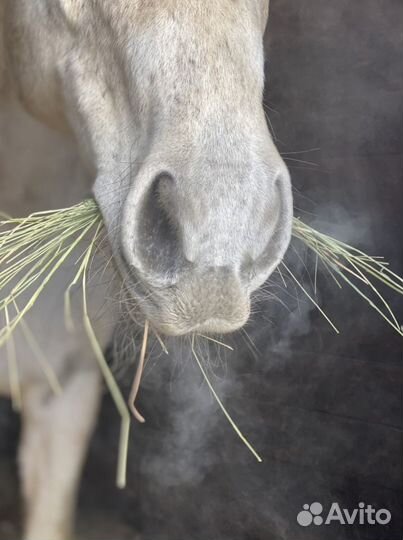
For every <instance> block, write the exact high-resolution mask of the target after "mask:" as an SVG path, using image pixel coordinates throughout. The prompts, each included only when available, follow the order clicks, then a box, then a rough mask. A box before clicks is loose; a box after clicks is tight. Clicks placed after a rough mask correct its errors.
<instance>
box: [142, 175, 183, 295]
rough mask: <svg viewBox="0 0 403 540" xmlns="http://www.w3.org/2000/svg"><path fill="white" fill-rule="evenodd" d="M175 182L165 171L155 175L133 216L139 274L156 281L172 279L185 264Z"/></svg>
mask: <svg viewBox="0 0 403 540" xmlns="http://www.w3.org/2000/svg"><path fill="white" fill-rule="evenodd" d="M175 192H176V186H175V181H174V179H173V177H172V176H171V175H170V174H168V173H162V174H159V175H157V176H156V178H155V179H154V180H153V181H152V182H151V184H150V187H149V189H148V191H147V192H146V193H145V195H144V197H143V201H142V203H141V205H140V208H139V211H138V214H137V216H136V219H135V232H134V237H133V241H134V246H133V250H134V251H135V253H136V260H137V262H138V266H139V269H140V271H141V272H142V274H144V275H146V276H147V278H148V279H149V280H151V281H152V282H154V283H155V284H156V285H157V284H160V285H164V286H167V285H170V284H172V283H174V282H175V281H176V279H177V276H178V274H179V272H180V269H181V267H183V265H184V257H183V250H182V241H181V231H180V226H179V223H178V221H177V219H176V212H175V207H176V203H175Z"/></svg>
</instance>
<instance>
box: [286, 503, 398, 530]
mask: <svg viewBox="0 0 403 540" xmlns="http://www.w3.org/2000/svg"><path fill="white" fill-rule="evenodd" d="M302 508H303V509H302V510H301V512H299V513H298V515H297V522H298V523H299V524H300V525H301V527H309V525H312V524H313V525H318V526H319V525H330V524H331V523H339V524H340V525H353V524H357V523H358V524H359V525H387V524H388V523H389V522H390V520H391V519H392V514H391V513H390V512H389V510H386V509H385V508H381V509H379V510H376V508H374V507H373V506H372V505H370V504H365V503H363V502H360V503H359V504H358V508H353V509H352V510H348V509H347V508H340V505H339V503H337V502H334V503H332V504H331V506H330V509H329V511H328V512H327V514H326V516H325V515H324V513H323V505H322V504H321V503H319V502H314V503H312V504H304V505H303V506H302Z"/></svg>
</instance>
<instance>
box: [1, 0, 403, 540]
mask: <svg viewBox="0 0 403 540" xmlns="http://www.w3.org/2000/svg"><path fill="white" fill-rule="evenodd" d="M402 27H403V4H402V2H401V0H377V1H376V0H366V1H364V0H354V1H351V0H339V1H337V2H331V1H329V0H327V1H325V0H310V1H309V2H308V1H305V2H301V1H298V2H296V1H294V0H271V15H270V22H269V27H268V32H267V37H266V46H267V52H268V62H267V78H268V85H267V93H266V99H265V102H266V107H267V112H268V117H269V120H270V122H271V125H272V129H273V132H274V135H275V139H276V142H277V145H278V148H279V150H280V152H281V153H282V154H283V156H284V159H286V162H287V164H288V166H289V168H290V172H291V175H292V178H293V184H294V187H295V206H296V213H297V214H298V215H300V216H301V217H303V218H304V219H305V220H307V221H309V222H311V223H313V224H314V225H315V226H317V227H322V228H323V229H324V230H326V231H330V232H332V233H333V234H335V235H337V236H338V237H341V238H344V239H347V240H350V241H351V242H354V243H355V244H356V245H359V246H362V247H363V248H365V249H366V250H367V251H369V252H372V253H374V254H382V255H385V256H386V257H387V258H388V259H389V260H390V261H392V262H393V266H394V267H395V268H396V269H397V270H398V271H399V270H400V271H401V270H402V269H403V260H402V254H403V250H402V242H401V236H402V233H401V231H402V225H403V217H402V192H403V189H402V186H403V99H402V98H403V95H402V93H403V61H402V60H403V59H402V56H403V33H402ZM294 248H295V250H296V252H297V255H296V254H295V251H294ZM294 248H291V249H290V253H289V255H288V260H289V262H290V264H292V265H293V268H294V269H295V272H298V275H299V276H300V277H301V279H303V281H304V283H306V284H307V285H308V286H309V273H311V275H312V272H313V267H312V265H311V263H312V261H310V260H309V258H306V254H305V253H304V251H303V249H302V247H301V246H298V244H297V243H295V244H294ZM305 264H306V265H307V266H308V272H307V271H306V270H305V268H304V265H305ZM310 265H311V266H310ZM266 289H267V298H266V299H265V300H264V301H263V302H262V301H260V302H259V303H258V304H257V307H256V313H255V315H254V317H253V320H252V321H251V323H250V324H249V325H248V327H247V328H246V332H247V334H246V333H243V332H241V333H239V335H236V336H233V337H232V338H229V339H228V340H226V342H227V343H230V344H231V345H233V346H234V347H235V352H234V353H228V354H227V353H225V350H224V349H221V348H219V347H218V348H217V350H216V348H215V347H211V348H210V349H209V350H208V349H207V346H206V344H202V347H204V350H203V357H204V358H206V356H207V355H210V361H211V363H212V369H211V372H212V373H213V374H212V375H211V377H212V382H213V383H214V385H215V386H216V388H217V389H218V390H219V393H220V395H221V396H223V397H225V402H226V405H227V407H228V409H229V410H230V412H231V413H232V414H233V416H234V418H236V420H237V422H238V424H239V426H240V427H241V429H242V430H243V431H244V432H245V434H246V435H247V436H248V438H249V440H250V441H251V442H253V444H254V445H255V446H256V447H257V449H258V450H259V452H260V454H261V455H262V456H263V458H264V461H263V463H261V464H259V463H257V462H256V461H255V460H254V458H253V456H252V455H251V454H250V453H249V452H248V450H247V449H246V448H245V447H244V446H243V445H242V443H241V442H240V441H239V439H237V437H236V435H235V434H234V432H233V431H232V430H231V428H230V427H229V426H228V424H227V423H226V420H225V418H224V417H223V415H222V413H221V412H220V411H219V409H218V408H217V406H216V404H215V403H214V402H213V401H212V400H211V398H210V396H209V392H208V389H207V388H206V386H205V385H202V381H201V378H200V373H198V371H197V368H196V367H195V364H194V362H193V360H192V358H191V356H190V353H189V346H188V344H187V343H184V344H180V343H179V344H178V343H176V344H173V343H168V346H169V349H170V350H171V351H173V352H172V354H171V355H170V356H169V357H165V356H164V355H158V354H155V357H153V358H152V360H151V361H150V363H149V366H148V369H147V372H146V378H145V381H144V385H143V387H142V390H141V395H140V400H139V407H140V408H141V410H142V412H144V413H145V415H146V418H147V423H146V424H145V425H144V426H139V425H136V426H135V427H134V429H133V432H132V439H131V449H130V465H129V479H128V481H129V486H128V488H127V490H126V491H123V492H118V491H117V490H116V489H115V488H114V473H115V462H116V449H117V448H116V447H117V440H118V422H117V416H116V413H115V411H114V409H113V406H112V404H111V402H110V399H109V398H105V401H104V406H103V410H102V414H101V418H100V421H99V428H98V431H97V434H96V437H95V439H94V441H93V444H92V447H91V451H90V457H89V460H88V465H87V468H86V471H85V479H84V482H83V487H82V491H81V496H80V512H79V526H80V531H81V535H82V537H83V538H86V539H87V540H91V539H94V540H95V539H96V540H102V539H105V540H106V539H108V540H109V539H110V538H117V539H119V540H123V539H126V538H127V539H129V538H141V539H143V540H151V539H152V540H179V539H184V538H189V539H192V540H280V539H286V540H315V539H318V540H319V539H320V540H323V539H324V538H326V540H327V539H329V540H331V539H335V540H342V539H360V540H361V539H362V540H364V539H365V540H398V539H400V538H401V537H402V533H403V528H402V475H403V471H402V455H403V444H402V374H403V371H402V345H401V338H399V336H397V335H395V334H394V333H393V330H392V329H390V328H389V327H387V326H386V324H384V323H383V321H381V320H380V319H379V318H378V317H377V316H376V314H374V313H372V312H370V311H369V308H368V307H367V306H366V305H365V304H363V302H362V301H360V300H358V299H356V298H355V297H354V296H353V294H352V293H351V292H349V291H348V290H342V291H339V290H337V288H335V287H334V284H333V283H332V280H331V279H329V278H328V276H327V275H326V273H325V272H324V271H323V272H322V273H320V276H319V283H318V295H319V299H320V301H321V303H322V304H323V306H324V309H325V310H326V312H327V313H329V314H330V315H331V316H332V318H333V319H334V321H335V322H336V323H337V325H338V327H339V328H340V330H341V334H340V335H336V334H335V333H334V332H333V331H332V330H331V328H330V327H329V326H328V325H327V323H326V321H324V320H323V318H321V316H320V315H319V314H318V313H317V312H316V311H315V310H314V309H313V308H312V306H311V305H310V304H309V302H307V301H306V299H305V298H304V296H303V295H302V294H301V293H300V292H299V291H298V289H296V288H295V287H294V286H293V285H292V283H290V282H288V287H287V289H284V287H283V286H282V284H281V281H279V279H278V277H277V278H273V280H271V282H270V283H269V284H268V286H267V288H266ZM275 297H278V298H279V299H280V300H281V302H282V303H281V302H278V301H276V299H275ZM391 302H392V304H393V306H394V308H395V309H396V312H397V313H398V314H400V315H401V319H402V318H403V308H402V302H401V300H400V299H396V298H395V297H393V296H392V297H391ZM155 349H156V351H157V346H156V347H155ZM217 351H218V352H217ZM123 385H125V382H124V381H123ZM3 417H4V416H3ZM10 426H11V427H10ZM13 426H15V423H14V421H13V422H11V423H8V425H7V426H5V425H4V426H2V425H0V430H1V433H0V440H1V438H2V436H4V435H3V434H8V435H9V436H10V440H11V439H13V437H12V435H13V434H14V427H13ZM3 446H4V447H3ZM0 450H1V451H3V454H4V455H8V456H11V450H10V444H8V445H0ZM10 459H11V458H10ZM2 463H8V464H10V463H11V461H10V460H8V461H7V460H6V459H4V460H2ZM10 470H11V471H12V470H14V469H13V468H12V467H11V466H10ZM0 493H1V491H0ZM7 493H8V500H9V499H10V495H9V490H7ZM314 501H318V502H320V503H322V504H323V505H324V506H328V505H329V504H330V503H331V502H339V503H340V505H341V506H344V507H347V508H350V509H352V508H354V507H356V506H357V505H358V503H359V502H361V501H364V502H366V503H370V504H373V505H374V506H376V507H377V508H381V507H384V508H387V509H389V510H390V511H391V512H392V516H393V517H392V521H391V523H390V524H389V525H388V526H384V527H382V526H365V525H361V526H360V525H351V526H341V525H338V524H333V525H329V526H320V527H318V526H314V525H312V526H311V527H307V528H303V527H300V526H299V525H298V524H297V522H296V516H297V513H298V512H299V511H300V510H301V509H302V505H303V504H305V503H311V502H314ZM10 508H11V507H10V504H9V505H8V506H7V508H5V507H3V508H2V509H1V508H0V512H2V513H0V518H1V517H3V518H4V520H6V519H11V518H12V515H11V514H13V512H11V510H10ZM8 512H10V515H11V517H10V516H9V514H8ZM0 530H1V529H0ZM0 537H1V535H0Z"/></svg>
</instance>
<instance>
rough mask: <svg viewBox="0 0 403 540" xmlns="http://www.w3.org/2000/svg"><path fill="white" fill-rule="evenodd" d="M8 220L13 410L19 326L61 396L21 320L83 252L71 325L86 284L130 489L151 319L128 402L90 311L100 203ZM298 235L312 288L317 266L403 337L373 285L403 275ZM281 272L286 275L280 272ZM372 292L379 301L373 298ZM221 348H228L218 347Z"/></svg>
mask: <svg viewBox="0 0 403 540" xmlns="http://www.w3.org/2000/svg"><path fill="white" fill-rule="evenodd" d="M0 216H1V215H0ZM3 216H4V220H3V221H0V314H3V316H4V320H5V326H4V327H3V328H0V347H1V346H3V345H7V347H8V353H9V354H8V358H9V373H10V389H11V395H12V399H13V401H14V405H15V406H16V407H18V406H19V404H20V399H21V396H20V387H19V379H18V369H17V362H16V358H15V348H14V344H13V331H14V330H15V328H16V327H17V326H21V329H22V331H23V334H24V336H25V339H26V340H27V343H28V344H29V345H30V346H31V348H32V350H33V353H34V356H35V358H37V360H38V361H39V363H40V366H41V367H42V369H43V372H44V375H45V377H46V378H47V380H48V382H49V385H50V386H51V388H52V389H53V390H54V391H55V392H60V391H61V388H60V385H59V383H58V382H57V378H56V376H55V374H54V372H53V371H52V369H51V366H49V365H48V364H47V363H46V361H45V359H44V357H43V355H42V353H41V351H40V349H39V346H38V344H37V343H36V341H35V338H34V336H33V335H32V333H31V332H30V330H29V328H28V326H27V323H26V322H25V320H24V316H25V315H26V314H27V313H28V311H30V310H31V309H32V308H33V307H34V306H35V302H36V301H37V299H38V297H39V296H40V295H41V293H42V292H43V291H44V289H46V287H47V285H48V283H49V282H50V280H51V279H52V277H53V276H54V275H55V273H56V272H57V271H58V270H59V269H60V268H61V267H62V266H63V263H64V262H65V261H66V260H67V259H68V257H69V256H70V255H71V254H72V253H73V252H75V251H77V250H79V251H80V253H81V255H80V256H79V258H78V260H77V261H76V265H77V272H76V274H75V276H74V279H73V281H72V282H71V283H70V285H69V286H68V287H67V290H66V294H65V319H66V325H67V326H68V327H69V326H71V325H72V324H73V321H72V316H71V309H70V291H71V289H72V287H73V286H75V285H81V287H82V295H83V321H82V322H83V327H84V329H85V331H86V333H87V336H88V339H89V341H90V343H91V346H92V349H93V351H94V355H95V357H96V359H97V361H98V364H99V367H100V370H101V372H102V375H103V377H104V380H105V383H106V385H107V387H108V390H109V391H110V393H111V395H112V397H113V400H114V402H115V405H116V407H117V409H118V412H119V414H120V416H121V431H120V444H119V457H118V467H117V485H118V486H119V487H124V486H125V484H126V464H127V448H128V441H129V428H130V414H129V409H130V410H131V412H132V413H133V415H134V416H135V417H136V418H137V419H138V420H139V421H144V418H143V417H142V415H141V414H140V413H139V411H138V410H137V408H136V406H135V399H136V396H137V393H138V390H139V386H140V382H141V375H142V371H143V366H144V362H145V355H146V348H147V338H148V332H149V323H148V322H147V321H146V322H145V326H144V336H143V344H142V348H141V354H140V360H139V364H138V368H137V371H136V374H135V377H134V380H133V385H132V388H131V392H130V396H129V400H128V405H127V404H126V402H125V399H124V398H123V396H122V394H121V391H120V389H119V387H118V385H117V383H116V380H115V378H114V376H113V374H112V372H111V370H110V368H109V366H108V364H107V362H106V360H105V357H104V355H103V352H102V349H101V347H100V345H99V343H98V341H97V338H96V335H95V332H94V330H93V328H92V325H91V321H90V317H89V315H88V309H87V278H88V272H89V269H90V265H91V259H92V256H93V254H94V253H95V252H96V250H97V248H98V246H99V243H100V240H101V238H102V236H103V233H102V229H103V221H102V216H101V213H100V211H99V209H98V207H97V205H96V203H95V201H94V200H92V199H88V200H85V201H83V202H82V203H80V204H77V205H75V206H72V207H70V208H64V209H59V210H52V211H46V212H38V213H34V214H31V215H30V216H28V217H25V218H18V219H13V218H9V217H8V216H5V215H3ZM293 236H294V237H295V238H297V239H299V240H300V241H302V242H303V243H304V244H305V245H306V246H307V247H308V248H309V249H310V250H311V251H312V252H313V253H314V254H315V256H316V264H315V287H314V288H315V289H316V275H317V270H318V263H319V262H321V263H322V265H323V267H324V268H325V269H326V271H327V272H329V273H330V275H331V277H332V278H333V280H334V281H335V283H336V285H337V286H338V287H341V282H344V283H346V284H347V285H349V286H350V287H351V288H352V289H353V290H354V291H355V292H356V293H357V294H358V295H359V296H361V297H362V298H363V299H364V300H366V302H367V303H368V304H369V305H370V307H371V308H373V309H375V310H376V311H377V312H378V314H379V315H380V316H381V317H382V318H383V319H385V320H386V322H387V323H388V324H389V325H390V326H391V327H392V328H393V329H394V330H395V331H396V332H397V333H398V334H399V335H401V336H402V335H403V331H402V327H401V325H400V323H399V322H398V321H397V319H396V317H395V315H394V313H393V311H392V309H391V307H390V305H389V304H388V303H387V301H386V300H385V298H384V297H383V295H382V294H381V293H380V291H379V289H378V288H377V287H376V286H375V284H374V282H379V283H382V284H383V285H385V286H387V287H388V288H390V289H392V290H393V291H394V292H396V293H398V294H403V278H402V277H400V276H398V275H397V274H395V273H394V272H393V271H391V270H390V269H389V267H388V263H387V262H385V261H384V260H383V258H381V257H371V256H369V255H367V254H365V253H364V252H362V251H360V250H358V249H356V248H354V247H352V246H349V245H348V244H345V243H343V242H341V241H339V240H336V239H335V238H332V237H330V236H328V235H326V234H323V233H321V232H318V231H316V230H315V229H313V228H312V227H309V226H308V225H306V224H304V223H303V222H302V221H300V220H299V219H298V218H294V221H293ZM282 266H283V268H284V271H285V272H286V273H287V274H288V275H289V276H290V277H291V279H293V280H294V281H295V282H296V283H297V285H298V286H299V287H300V288H301V289H302V291H303V292H304V294H305V295H307V297H308V298H309V299H310V300H311V301H312V302H313V303H314V305H315V306H316V307H317V308H318V309H319V311H320V312H321V314H322V315H323V316H324V317H325V319H326V320H327V321H328V323H329V324H330V325H331V326H332V327H333V329H334V330H335V331H336V332H338V329H337V328H336V326H335V324H334V323H333V322H332V320H331V319H330V318H329V317H328V315H327V314H326V313H325V312H324V311H323V310H322V308H321V307H320V306H319V305H318V303H317V302H316V301H315V299H314V298H313V297H312V296H311V295H310V294H309V292H308V291H307V290H306V289H305V288H304V286H303V285H302V284H301V283H300V282H299V280H298V278H297V277H296V276H295V275H294V273H293V272H292V270H291V269H290V268H289V267H288V266H287V265H286V264H285V263H282ZM279 271H280V272H281V270H279ZM366 291H368V293H367V292H366ZM27 293H28V297H29V299H28V301H25V302H24V305H23V306H22V307H20V306H19V302H20V301H21V297H22V295H23V294H27ZM371 294H372V296H373V297H374V298H371V296H370V295H371ZM202 337H206V339H211V340H213V338H210V337H208V336H202ZM156 338H157V339H158V341H159V342H160V344H161V347H162V348H163V350H164V352H168V351H167V350H166V348H165V345H164V343H163V341H162V340H161V338H160V336H159V335H158V334H157V333H156ZM213 341H215V340H213ZM218 343H219V344H220V345H224V346H226V345H225V344H222V343H220V342H218ZM192 354H193V356H194V358H195V361H196V362H197V364H198V366H199V368H200V370H201V373H202V375H203V377H204V379H205V380H206V382H207V384H208V386H209V389H210V391H211V392H212V394H213V396H214V398H215V399H216V400H217V402H218V404H219V406H220V407H221V409H222V410H223V412H224V414H225V416H226V417H227V419H228V421H229V422H230V424H231V425H232V427H233V428H234V430H235V431H236V433H237V434H238V436H239V437H240V438H241V439H242V441H243V442H244V443H245V444H246V446H247V447H248V448H249V450H250V451H251V452H252V453H253V454H254V456H255V457H256V459H257V460H258V461H261V458H260V456H259V455H258V454H257V452H256V451H255V450H254V448H253V447H252V446H251V445H250V443H249V442H248V441H247V439H246V438H245V437H244V435H243V434H242V433H241V432H240V430H239V429H238V427H237V426H236V424H235V422H234V421H233V420H232V418H231V416H230V415H229V413H228V412H227V410H226V409H225V407H224V406H223V404H222V402H221V400H220V399H219V397H218V395H217V394H216V392H215V390H214V388H213V387H212V385H211V383H210V381H209V379H208V377H207V374H206V372H205V370H204V369H203V365H202V362H201V360H200V358H199V356H198V355H197V353H196V351H195V348H194V335H193V336H192Z"/></svg>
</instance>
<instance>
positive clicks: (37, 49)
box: [0, 0, 292, 540]
mask: <svg viewBox="0 0 403 540" xmlns="http://www.w3.org/2000/svg"><path fill="white" fill-rule="evenodd" d="M268 9H269V5H268V1H267V0H210V1H209V2H205V1H203V0H186V2H183V1H182V0H115V1H113V2H111V1H108V0H2V2H1V5H0V124H1V135H0V158H1V161H0V194H1V204H0V207H1V210H3V211H5V212H8V213H12V214H16V213H19V214H21V215H24V214H25V213H28V212H31V211H32V210H39V209H42V210H43V209H47V208H57V207H58V206H66V204H69V203H71V204H72V203H74V202H78V201H80V200H81V199H83V198H84V197H88V195H89V194H91V195H92V196H93V197H94V198H95V201H96V202H97V204H98V206H99V209H100V211H101V213H102V217H103V221H104V224H105V230H106V234H107V246H108V247H107V250H108V253H110V258H111V260H112V263H113V264H112V265H110V268H112V269H113V271H112V270H111V271H110V272H109V270H107V271H106V273H103V279H102V280H100V281H99V283H97V284H96V286H94V287H92V290H91V294H90V301H91V307H90V310H91V313H93V314H94V313H100V310H101V311H102V315H100V316H99V317H96V320H94V329H95V331H96V334H97V338H98V341H99V343H100V344H101V346H102V347H106V346H107V344H108V343H109V342H110V340H111V338H112V334H113V329H114V326H115V325H116V321H117V319H118V318H119V317H122V313H121V312H120V306H119V302H109V303H108V302H106V300H105V299H106V298H107V297H108V296H110V297H113V294H114V293H108V292H107V291H109V290H110V289H111V288H112V289H113V290H114V291H115V290H116V291H119V290H121V289H122V287H124V290H125V294H126V303H127V302H129V304H130V305H132V306H136V309H137V310H138V311H139V312H140V314H141V317H142V320H143V321H146V320H147V321H148V322H149V324H150V327H152V328H153V329H154V330H155V331H156V332H158V333H159V334H160V335H168V336H183V335H187V334H192V333H194V332H199V333H203V334H216V333H220V334H221V333H227V332H233V331H235V330H237V329H239V328H241V327H242V326H243V325H244V324H245V323H246V321H247V320H248V318H249V316H250V309H251V295H252V293H253V292H254V291H256V290H257V289H259V287H260V286H261V285H262V284H263V283H264V282H265V281H266V279H267V278H268V277H269V275H270V274H271V273H272V272H273V270H274V269H275V268H276V267H277V265H278V264H279V262H280V261H281V260H282V257H283V255H284V253H285V251H286V249H287V246H288V243H289V240H290V236H291V224H292V195H291V183H290V177H289V173H288V171H287V168H286V166H285V164H284V162H283V160H282V159H281V157H280V155H279V153H278V151H277V149H276V147H275V144H274V142H273V140H272V137H271V135H270V132H269V130H268V127H267V123H266V118H265V113H264V109H263V104H262V101H263V98H262V96H263V88H264V50H263V34H264V32H265V28H266V23H267V18H268ZM73 271H74V265H73V264H70V265H69V264H66V268H65V269H64V270H63V271H60V272H59V274H58V275H57V276H55V278H54V279H53V280H52V282H51V283H50V284H49V288H48V290H47V291H46V292H44V293H43V295H42V297H41V299H40V300H39V301H38V305H37V306H36V307H35V309H34V310H32V311H31V312H30V313H29V314H28V315H27V317H26V323H27V325H29V327H30V328H31V330H32V332H33V334H34V335H35V337H36V339H37V341H38V343H39V344H40V347H41V350H42V351H43V353H44V355H45V356H46V358H47V360H48V361H49V363H50V364H51V366H52V368H53V370H54V371H55V373H56V374H57V376H58V378H59V380H60V383H61V386H62V392H61V393H59V394H54V393H52V392H51V390H50V389H49V387H48V385H47V383H46V381H45V380H44V377H43V373H42V372H41V370H40V369H39V367H38V366H37V364H36V363H35V362H34V360H33V358H32V356H33V353H32V349H31V348H30V347H29V346H28V344H27V343H26V342H25V341H24V339H23V336H21V331H20V330H17V331H16V333H15V336H14V344H15V350H16V357H17V362H18V370H19V377H20V386H21V414H22V435H21V443H20V449H19V465H20V474H21V484H22V493H23V499H24V504H25V524H24V533H23V534H24V538H25V539H26V540H66V539H67V538H68V537H69V536H70V534H71V531H72V526H73V521H74V519H73V518H74V508H75V498H76V492H77V486H78V483H79V478H80V473H81V469H82V465H83V461H84V458H85V455H86V449H87V446H88V441H89V439H90V437H91V433H92V431H93V428H94V425H95V422H96V417H97V411H98V406H99V402H100V395H101V377H100V373H99V369H98V367H97V364H96V361H95V358H94V353H93V351H92V349H91V347H90V346H89V344H88V340H87V339H86V337H85V335H84V332H83V331H82V329H80V328H75V329H74V331H73V332H68V331H67V330H66V327H65V325H64V321H63V292H64V290H65V288H66V286H67V284H68V283H70V282H71V276H72V272H73ZM127 299H128V300H127ZM101 308H102V309H101ZM133 309H134V308H133ZM124 313H127V311H125V312H124ZM127 316H128V315H127ZM123 317H124V314H123ZM3 322H4V321H3ZM0 323H1V321H0ZM133 324H134V323H133ZM9 375H10V374H9V372H8V365H7V360H6V352H5V347H3V348H2V349H0V393H1V394H3V395H6V396H9V395H10V392H11V388H10V377H9Z"/></svg>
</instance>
